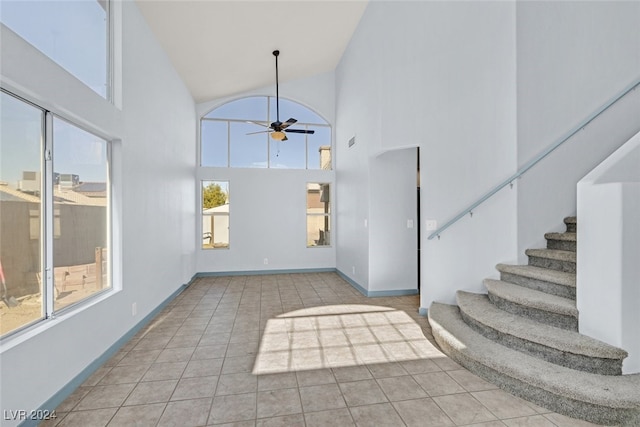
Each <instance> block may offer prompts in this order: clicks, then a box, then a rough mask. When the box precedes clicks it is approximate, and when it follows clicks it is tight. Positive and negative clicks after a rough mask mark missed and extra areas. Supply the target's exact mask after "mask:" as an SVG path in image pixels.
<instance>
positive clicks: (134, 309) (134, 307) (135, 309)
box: [131, 302, 138, 316]
mask: <svg viewBox="0 0 640 427" xmlns="http://www.w3.org/2000/svg"><path fill="white" fill-rule="evenodd" d="M136 314H138V303H137V302H134V303H133V304H131V315H132V316H135V315H136Z"/></svg>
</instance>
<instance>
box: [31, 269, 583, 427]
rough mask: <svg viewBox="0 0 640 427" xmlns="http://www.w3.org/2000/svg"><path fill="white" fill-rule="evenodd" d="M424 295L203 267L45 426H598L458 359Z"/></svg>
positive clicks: (334, 279) (320, 278) (331, 278)
mask: <svg viewBox="0 0 640 427" xmlns="http://www.w3.org/2000/svg"><path fill="white" fill-rule="evenodd" d="M418 306H419V298H418V297H417V296H405V297H389V298H365V297H363V296H362V295H361V294H360V293H358V292H357V291H356V290H355V289H354V288H352V287H351V286H350V285H349V284H347V283H346V282H345V281H344V280H342V279H341V278H340V277H339V276H338V275H336V274H335V273H314V274H311V273H309V274H289V275H262V276H233V277H211V278H199V279H197V280H195V281H194V283H192V284H191V286H189V287H188V288H187V289H186V290H185V291H184V292H183V293H182V294H180V295H179V296H178V297H177V298H176V299H175V300H174V301H172V302H171V303H170V304H169V305H168V306H167V307H166V308H164V309H163V311H162V312H161V313H159V314H158V316H157V317H156V318H155V319H154V320H153V321H151V322H150V323H149V325H147V326H146V327H145V328H144V329H143V330H142V331H140V332H139V333H138V334H137V335H136V336H135V337H134V338H133V339H131V341H130V342H128V343H127V344H126V345H125V346H124V347H123V348H122V349H121V350H120V351H119V352H118V353H117V354H116V355H115V356H114V357H113V358H111V359H110V360H109V361H108V362H107V363H105V365H104V366H102V367H101V368H99V369H98V370H97V371H96V372H95V373H94V374H93V375H92V376H91V377H90V378H89V379H88V380H87V381H86V382H85V383H83V384H82V385H81V386H80V387H78V389H77V390H76V391H75V392H74V393H73V394H72V395H71V396H69V398H67V399H66V400H65V401H64V402H63V403H62V404H61V405H60V406H59V407H58V408H57V415H58V418H57V419H56V420H55V421H50V422H47V423H46V424H43V425H47V426H50V425H58V426H82V427H93V426H96V427H97V426H107V425H108V426H127V427H128V426H180V427H189V426H211V425H221V426H237V427H244V426H247V427H248V426H265V427H266V426H307V427H312V426H350V425H357V426H375V427H382V426H393V427H395V426H405V425H406V426H420V427H426V426H475V427H498V426H500V427H504V426H509V427H523V426H528V427H547V426H548V427H553V426H557V427H578V426H593V425H594V424H590V423H586V422H584V421H579V420H574V419H571V418H567V417H565V416H562V415H558V414H555V413H551V412H549V411H547V410H545V409H544V408H541V407H539V406H536V405H534V404H531V403H528V402H525V401H524V400H521V399H519V398H517V397H514V396H512V395H510V394H508V393H506V392H504V391H502V390H500V389H498V388H497V387H495V386H494V385H492V384H489V383H487V382H486V381H484V380H482V379H480V378H478V377H477V376H475V375H473V374H471V373H470V372H469V371H467V370H465V369H463V368H462V367H460V366H459V365H457V364H456V363H455V362H453V361H452V360H450V359H449V358H447V357H446V356H445V355H443V354H442V353H441V352H440V351H439V350H438V348H437V346H436V345H435V344H434V341H433V337H432V336H431V331H430V328H429V325H428V321H427V320H426V319H425V318H423V317H420V316H419V315H418V314H417V309H418Z"/></svg>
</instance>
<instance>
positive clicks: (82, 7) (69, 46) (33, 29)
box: [0, 0, 109, 98]
mask: <svg viewBox="0 0 640 427" xmlns="http://www.w3.org/2000/svg"><path fill="white" fill-rule="evenodd" d="M107 5H108V1H107V0H74V1H3V2H2V13H1V14H0V20H2V23H3V24H5V25H6V26H7V27H9V28H11V29H12V30H13V31H14V32H16V33H17V34H18V35H19V36H20V37H22V38H23V39H25V40H26V41H27V42H29V43H31V44H32V45H33V46H35V47H36V48H37V49H38V50H40V51H41V52H42V53H44V54H45V55H47V56H48V57H49V58H51V59H52V60H53V61H55V62H56V63H58V64H59V65H60V66H61V67H63V68H65V69H66V70H67V71H69V72H70V73H71V74H73V75H74V76H76V77H77V78H78V79H79V80H81V81H82V82H83V83H84V84H86V85H87V86H89V87H90V88H91V89H93V90H94V91H96V92H97V93H98V94H100V95H102V96H103V97H105V98H106V97H107V93H108V81H109V75H108V69H109V67H108V57H109V54H108V51H109V49H108V40H109V37H108V31H109V25H108V13H107Z"/></svg>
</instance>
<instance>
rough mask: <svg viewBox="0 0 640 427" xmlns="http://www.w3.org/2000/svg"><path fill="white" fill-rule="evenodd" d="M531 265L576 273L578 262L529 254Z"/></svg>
mask: <svg viewBox="0 0 640 427" xmlns="http://www.w3.org/2000/svg"><path fill="white" fill-rule="evenodd" d="M529 265H533V266H535V267H542V268H548V269H551V270H557V271H564V272H565V273H575V272H576V263H575V262H571V261H559V260H556V259H550V258H542V257H537V256H531V255H530V256H529Z"/></svg>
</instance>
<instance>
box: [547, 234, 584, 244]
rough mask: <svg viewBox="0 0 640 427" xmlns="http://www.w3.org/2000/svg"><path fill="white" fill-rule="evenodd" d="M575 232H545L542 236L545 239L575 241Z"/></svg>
mask: <svg viewBox="0 0 640 427" xmlns="http://www.w3.org/2000/svg"><path fill="white" fill-rule="evenodd" d="M576 236H577V234H576V233H569V232H566V233H545V235H544V238H545V239H547V240H563V241H565V242H575V241H576V239H577V237H576Z"/></svg>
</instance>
